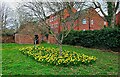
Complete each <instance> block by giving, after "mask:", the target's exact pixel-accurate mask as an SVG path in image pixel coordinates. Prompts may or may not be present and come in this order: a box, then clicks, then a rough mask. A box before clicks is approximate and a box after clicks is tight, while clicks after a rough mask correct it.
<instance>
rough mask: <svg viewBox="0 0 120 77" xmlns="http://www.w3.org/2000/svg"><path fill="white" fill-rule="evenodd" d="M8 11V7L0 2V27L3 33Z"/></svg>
mask: <svg viewBox="0 0 120 77" xmlns="http://www.w3.org/2000/svg"><path fill="white" fill-rule="evenodd" d="M9 11H10V10H9V7H8V6H7V5H6V4H5V3H4V2H0V27H1V29H2V31H3V32H5V29H6V23H7V18H8V15H9Z"/></svg>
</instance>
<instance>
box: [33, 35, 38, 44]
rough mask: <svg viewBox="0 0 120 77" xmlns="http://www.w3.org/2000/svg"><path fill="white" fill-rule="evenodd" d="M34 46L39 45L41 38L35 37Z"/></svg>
mask: <svg viewBox="0 0 120 77" xmlns="http://www.w3.org/2000/svg"><path fill="white" fill-rule="evenodd" d="M34 44H39V37H38V35H35V37H34Z"/></svg>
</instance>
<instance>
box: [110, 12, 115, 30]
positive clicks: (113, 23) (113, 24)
mask: <svg viewBox="0 0 120 77" xmlns="http://www.w3.org/2000/svg"><path fill="white" fill-rule="evenodd" d="M115 16H116V14H115V13H114V14H113V16H112V20H111V27H112V28H114V27H115V23H116V17H115Z"/></svg>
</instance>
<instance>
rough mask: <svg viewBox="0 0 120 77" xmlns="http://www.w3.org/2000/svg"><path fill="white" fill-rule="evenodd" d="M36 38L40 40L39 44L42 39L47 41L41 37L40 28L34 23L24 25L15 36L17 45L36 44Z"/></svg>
mask: <svg viewBox="0 0 120 77" xmlns="http://www.w3.org/2000/svg"><path fill="white" fill-rule="evenodd" d="M35 37H37V39H38V40H37V41H36V43H37V44H39V43H40V42H41V41H42V39H44V40H46V38H45V37H43V36H42V35H41V30H40V27H39V26H36V25H35V24H34V23H32V22H28V23H26V24H24V25H22V26H21V27H20V28H19V30H18V31H17V33H16V34H15V43H18V44H34V39H35Z"/></svg>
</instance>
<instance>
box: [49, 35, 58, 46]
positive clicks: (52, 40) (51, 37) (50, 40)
mask: <svg viewBox="0 0 120 77" xmlns="http://www.w3.org/2000/svg"><path fill="white" fill-rule="evenodd" d="M48 42H49V43H51V44H57V41H56V39H55V38H54V37H53V36H52V35H49V36H48Z"/></svg>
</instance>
